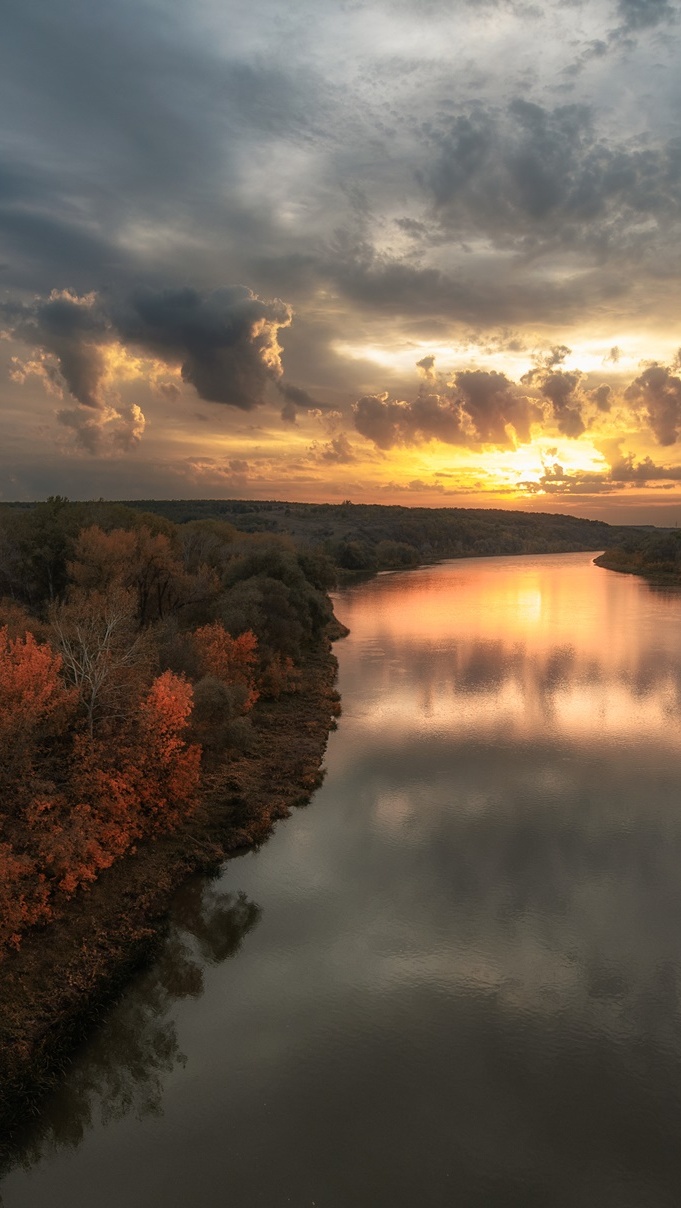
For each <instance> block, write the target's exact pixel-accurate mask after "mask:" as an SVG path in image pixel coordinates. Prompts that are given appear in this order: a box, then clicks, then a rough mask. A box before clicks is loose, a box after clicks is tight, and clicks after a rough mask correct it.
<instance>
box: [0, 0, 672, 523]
mask: <svg viewBox="0 0 681 1208" xmlns="http://www.w3.org/2000/svg"><path fill="white" fill-rule="evenodd" d="M680 16H681V12H680V9H679V6H678V5H676V4H672V3H666V2H665V0H611V2H607V3H606V2H605V0H603V2H601V0H592V2H590V3H588V4H586V3H584V4H579V3H572V2H570V3H564V2H562V0H561V2H559V3H549V4H546V5H542V6H541V8H540V7H533V6H531V5H528V4H524V3H512V2H510V0H506V2H503V0H500V2H499V3H495V2H494V0H459V2H458V3H455V4H452V3H450V2H448V3H444V2H442V3H439V2H437V0H384V2H383V3H378V2H371V0H370V2H369V3H362V4H355V3H352V2H350V0H348V2H347V3H337V2H336V3H333V4H331V3H327V2H326V0H314V3H312V2H311V0H310V2H307V0H300V2H299V3H296V4H295V5H284V4H282V3H281V2H278V3H272V2H271V0H261V3H260V4H259V5H257V6H254V5H250V6H247V5H244V4H233V5H227V6H225V5H224V4H217V3H208V2H201V0H199V3H194V2H193V3H192V4H191V5H190V4H188V3H185V2H184V0H176V2H173V3H171V4H149V3H139V2H137V3H135V4H132V3H126V2H125V0H117V2H116V3H115V4H107V5H105V4H103V3H99V0H89V2H87V3H86V2H85V0H50V2H48V0H8V2H7V4H6V6H5V9H4V13H3V37H2V39H1V40H0V115H1V116H0V129H1V140H0V329H2V331H3V332H4V336H5V338H4V339H3V341H2V342H1V343H0V402H2V419H1V420H0V424H1V425H2V428H1V435H2V450H3V451H0V469H1V470H2V473H3V480H2V481H1V482H0V497H4V498H6V499H11V498H30V497H35V496H36V495H45V494H47V493H53V492H67V493H69V494H70V495H72V496H78V495H81V496H88V495H91V494H98V495H99V494H102V493H103V492H104V493H106V494H108V495H117V496H119V497H132V496H137V497H140V496H141V497H144V496H154V495H155V496H159V495H170V496H176V497H177V496H181V495H194V496H201V495H204V496H211V495H231V494H239V495H244V496H252V497H260V498H263V497H274V496H279V497H282V496H287V497H289V498H316V499H323V498H337V497H341V498H342V497H345V496H347V495H348V494H351V495H352V497H353V498H357V499H360V498H367V499H368V498H372V499H376V500H385V501H388V500H392V499H398V498H400V499H401V498H405V499H407V498H408V499H409V501H411V502H431V503H435V504H437V503H447V502H451V503H455V502H466V503H468V504H473V503H475V502H476V498H477V500H478V501H479V502H482V503H484V502H491V501H492V502H498V501H500V500H501V501H502V502H504V503H505V504H507V505H508V506H535V507H541V506H547V507H549V506H550V507H557V506H558V504H560V506H561V507H563V509H564V510H568V509H569V510H573V511H581V512H582V513H583V514H593V515H603V516H606V515H612V516H613V517H614V516H615V515H616V514H617V515H618V516H619V517H622V518H624V516H625V515H626V516H627V518H631V519H638V518H641V519H658V520H659V521H660V522H662V523H668V522H670V520H669V518H670V516H671V515H672V513H673V507H674V504H673V500H674V498H675V495H676V491H677V489H678V482H679V479H680V478H681V471H680V469H679V466H680V465H681V448H680V447H679V441H680V439H681V378H680V377H679V373H678V362H677V361H676V356H677V350H678V346H679V344H681V332H680V331H679V325H678V323H677V312H678V302H679V278H680V275H681V250H680V249H681V239H680V238H679V235H680V231H679V225H680V219H681V135H680V134H679V130H680V129H681V126H680V125H679V113H680V102H681V96H680V94H681V75H680V73H679V72H678V62H679V50H680V45H679V39H680V37H681V21H680V20H679V18H680ZM97 483H99V484H100V485H99V486H96V485H95V484H97ZM558 497H560V498H559V499H558ZM665 517H666V519H665Z"/></svg>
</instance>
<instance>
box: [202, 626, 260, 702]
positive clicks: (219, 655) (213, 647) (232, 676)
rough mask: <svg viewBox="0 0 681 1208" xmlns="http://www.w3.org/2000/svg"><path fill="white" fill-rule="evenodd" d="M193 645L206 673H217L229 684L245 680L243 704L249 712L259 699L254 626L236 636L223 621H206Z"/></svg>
mask: <svg viewBox="0 0 681 1208" xmlns="http://www.w3.org/2000/svg"><path fill="white" fill-rule="evenodd" d="M193 642H194V649H195V651H196V657H197V659H198V663H199V667H200V669H201V672H202V673H203V675H214V676H215V677H216V679H220V680H223V682H224V683H226V684H242V685H243V686H244V687H245V688H246V689H247V693H248V694H247V696H246V699H245V702H244V705H243V711H244V713H248V712H249V710H250V709H252V708H253V705H254V704H255V702H256V701H257V699H258V696H259V693H258V689H257V688H256V686H255V668H256V665H257V661H258V656H257V648H258V639H257V638H256V636H255V634H254V633H252V632H251V630H250V629H249V630H247V632H246V633H242V634H240V635H239V637H238V638H233V637H232V635H231V634H230V633H228V632H227V630H226V629H225V627H224V625H222V624H221V623H220V621H213V622H212V624H210V625H203V626H201V628H200V629H197V630H195V632H194V635H193Z"/></svg>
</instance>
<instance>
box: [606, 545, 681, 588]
mask: <svg viewBox="0 0 681 1208" xmlns="http://www.w3.org/2000/svg"><path fill="white" fill-rule="evenodd" d="M594 566H601V567H603V569H604V570H615V571H618V572H619V573H620V574H622V575H638V576H639V578H641V579H646V580H647V582H648V583H653V584H655V585H657V586H658V587H681V574H679V572H678V570H672V569H669V568H665V567H661V566H659V565H655V564H653V565H650V564H646V563H645V562H643V561H642V560H641V558H640V556H637V555H635V554H634V555H627V553H626V552H625V551H624V550H619V549H614V550H605V552H604V553H602V554H599V556H598V557H597V558H594Z"/></svg>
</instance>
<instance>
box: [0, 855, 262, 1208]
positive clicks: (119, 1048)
mask: <svg viewBox="0 0 681 1208" xmlns="http://www.w3.org/2000/svg"><path fill="white" fill-rule="evenodd" d="M260 914H261V910H260V907H259V906H257V905H256V903H255V902H251V901H249V899H248V898H247V897H246V896H245V894H243V893H237V894H233V893H226V892H224V891H223V890H221V889H220V888H219V885H218V884H216V883H214V882H211V881H206V878H205V877H203V876H202V877H194V878H192V879H191V880H190V881H189V882H187V884H186V885H185V886H183V887H182V889H181V890H180V891H179V893H178V895H177V898H176V901H175V904H174V908H173V915H172V922H171V928H170V932H169V935H168V937H167V939H166V941H165V942H164V945H163V949H162V951H161V953H160V955H159V957H158V958H157V959H156V960H155V962H154V965H153V968H152V969H149V970H146V971H145V972H144V973H142V974H141V975H140V976H139V978H138V979H137V981H136V982H135V984H134V985H133V986H132V987H131V988H130V989H129V990H128V992H127V993H126V994H125V996H124V998H123V999H122V1000H121V1001H120V1002H119V1003H118V1004H117V1005H116V1006H115V1007H114V1008H113V1009H112V1010H111V1011H109V1012H107V1014H106V1017H105V1019H104V1020H103V1021H102V1024H101V1026H100V1028H99V1030H98V1032H97V1033H96V1035H95V1036H94V1037H91V1038H90V1039H89V1040H88V1041H87V1042H86V1043H85V1044H84V1045H83V1047H82V1049H81V1050H80V1051H79V1052H77V1053H76V1054H75V1056H74V1059H73V1065H72V1068H71V1069H70V1070H69V1076H68V1080H67V1083H66V1085H65V1086H64V1087H62V1088H60V1090H59V1091H57V1092H56V1093H55V1094H54V1095H53V1096H52V1098H51V1100H50V1101H49V1103H48V1104H47V1105H46V1107H45V1110H44V1112H43V1114H42V1115H41V1118H40V1122H39V1124H34V1125H33V1126H31V1127H29V1128H28V1129H27V1130H26V1131H25V1133H24V1134H23V1135H22V1136H21V1137H18V1138H16V1139H15V1141H14V1143H13V1144H10V1149H9V1151H8V1152H7V1151H6V1152H5V1153H4V1154H0V1159H2V1158H4V1163H3V1164H2V1166H1V1167H0V1170H1V1171H2V1172H3V1173H7V1172H8V1171H9V1169H11V1168H12V1167H13V1166H16V1165H21V1166H23V1167H24V1168H25V1169H29V1168H30V1167H31V1166H33V1165H34V1164H36V1163H37V1162H39V1161H40V1160H42V1159H43V1158H45V1157H47V1156H49V1155H50V1154H54V1153H56V1152H57V1151H59V1150H60V1149H64V1148H72V1149H74V1148H76V1147H77V1146H78V1145H80V1143H81V1141H82V1140H83V1138H84V1137H85V1135H86V1134H87V1132H88V1131H89V1130H90V1129H92V1128H94V1127H96V1126H97V1125H98V1124H101V1125H106V1124H109V1123H110V1122H112V1121H116V1120H121V1119H123V1118H124V1117H125V1116H128V1115H132V1116H134V1117H135V1118H136V1119H138V1120H142V1119H144V1118H145V1117H149V1116H160V1115H162V1114H163V1106H162V1104H163V1093H164V1087H165V1085H166V1083H167V1081H168V1079H169V1077H170V1076H171V1075H172V1073H173V1071H174V1070H175V1069H177V1068H178V1067H180V1066H183V1065H184V1064H185V1063H186V1058H185V1056H184V1054H183V1053H182V1051H181V1049H180V1045H179V1041H178V1036H177V1030H176V1026H175V1020H174V1018H173V1016H172V1010H173V1007H174V1005H175V1004H176V1003H177V1002H178V1001H180V1000H182V999H185V998H198V997H199V996H200V995H201V994H202V993H203V989H204V976H203V967H202V966H205V965H215V964H218V963H220V962H221V961H224V960H226V959H227V958H228V957H231V956H234V955H235V954H236V953H237V952H238V951H239V949H240V947H241V945H242V943H243V940H244V938H245V936H246V935H247V934H248V933H249V932H250V931H252V929H253V928H254V927H255V926H256V924H257V923H258V921H259V919H260ZM1 1202H2V1201H1V1200H0V1203H1Z"/></svg>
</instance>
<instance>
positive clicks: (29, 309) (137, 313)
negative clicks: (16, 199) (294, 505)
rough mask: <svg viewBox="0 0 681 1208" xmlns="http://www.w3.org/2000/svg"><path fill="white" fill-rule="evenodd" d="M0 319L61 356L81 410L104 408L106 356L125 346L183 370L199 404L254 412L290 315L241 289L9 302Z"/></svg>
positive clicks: (275, 374) (277, 370) (275, 372)
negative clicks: (108, 349) (107, 351)
mask: <svg viewBox="0 0 681 1208" xmlns="http://www.w3.org/2000/svg"><path fill="white" fill-rule="evenodd" d="M0 317H1V318H4V322H5V326H6V329H7V330H8V332H9V334H10V335H12V336H14V337H15V338H17V339H19V340H21V341H23V342H24V343H25V344H28V345H30V346H31V347H32V348H34V349H39V350H41V351H42V352H45V353H48V354H51V355H52V356H53V357H55V358H56V361H57V364H58V367H59V371H60V373H61V376H62V378H63V380H64V383H65V385H66V388H67V390H68V391H69V392H70V393H71V394H72V395H73V397H74V398H75V399H77V401H78V402H79V403H81V405H82V406H84V407H88V408H95V409H97V408H101V407H102V406H103V405H104V399H103V397H102V379H103V377H104V373H105V358H104V350H105V348H106V346H107V345H109V344H111V343H112V342H114V341H120V342H121V343H122V344H124V345H125V346H127V347H130V348H133V349H135V350H138V351H141V352H143V353H146V354H148V355H150V356H152V357H155V358H158V359H159V360H161V361H163V362H165V363H167V364H172V365H179V366H180V367H181V373H182V378H183V380H184V381H185V382H187V383H188V384H189V385H191V386H193V387H194V388H195V390H196V392H197V394H198V395H199V397H200V398H203V399H205V400H206V401H208V402H216V403H226V404H228V405H230V406H233V407H237V408H239V409H241V410H243V411H249V410H251V409H252V408H253V407H257V406H258V405H260V404H261V403H263V402H264V399H265V391H266V388H267V386H268V384H269V383H270V382H272V381H276V380H277V379H278V378H279V376H280V374H281V363H280V359H279V353H280V348H279V345H278V342H277V334H278V332H279V329H280V328H281V327H282V326H286V325H287V324H288V323H290V321H291V310H290V308H289V307H288V306H287V305H286V303H284V302H281V301H279V300H278V299H275V300H273V301H264V300H263V299H261V298H258V297H256V296H255V295H254V294H252V293H251V291H250V290H247V289H244V288H242V287H241V286H236V287H231V288H223V289H218V290H213V291H212V292H210V293H204V294H202V293H199V291H197V290H194V289H190V288H183V289H176V290H150V289H146V290H138V291H136V292H135V293H133V294H132V295H130V296H129V297H128V298H126V299H125V300H124V301H121V302H117V301H113V300H111V299H102V298H98V297H97V296H96V295H89V296H86V297H84V298H78V297H77V296H76V295H74V294H70V293H61V294H56V293H55V294H52V295H51V296H50V297H49V298H47V299H41V298H38V299H35V300H34V301H33V302H32V303H28V304H11V303H8V304H4V305H3V306H0Z"/></svg>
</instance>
